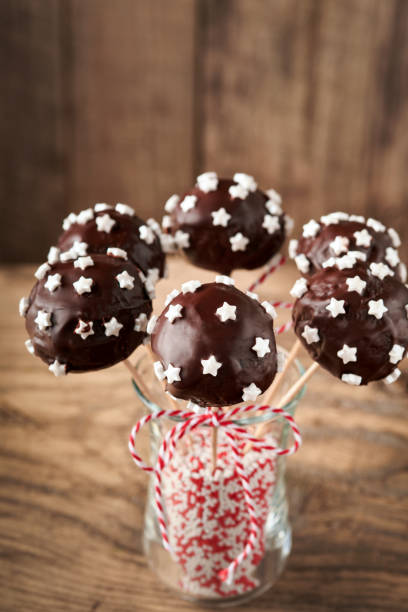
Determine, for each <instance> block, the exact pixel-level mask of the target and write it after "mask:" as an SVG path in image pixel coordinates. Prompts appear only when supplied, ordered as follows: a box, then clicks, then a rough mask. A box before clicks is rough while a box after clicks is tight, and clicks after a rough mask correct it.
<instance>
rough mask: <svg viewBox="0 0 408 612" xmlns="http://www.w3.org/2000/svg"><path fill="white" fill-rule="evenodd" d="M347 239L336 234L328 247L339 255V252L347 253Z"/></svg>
mask: <svg viewBox="0 0 408 612" xmlns="http://www.w3.org/2000/svg"><path fill="white" fill-rule="evenodd" d="M349 242H350V241H349V239H348V238H346V236H336V238H335V239H334V240H332V242H331V243H330V244H329V247H330V248H331V250H332V251H333V252H334V254H335V255H341V253H347V249H348V245H349Z"/></svg>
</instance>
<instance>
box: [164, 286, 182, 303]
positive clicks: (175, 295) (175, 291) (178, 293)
mask: <svg viewBox="0 0 408 612" xmlns="http://www.w3.org/2000/svg"><path fill="white" fill-rule="evenodd" d="M178 295H180V291H178V290H177V289H173V291H171V292H170V293H169V294H168V296H167V297H166V301H165V302H164V305H165V306H168V304H170V302H171V301H172V300H174V298H175V297H177V296H178Z"/></svg>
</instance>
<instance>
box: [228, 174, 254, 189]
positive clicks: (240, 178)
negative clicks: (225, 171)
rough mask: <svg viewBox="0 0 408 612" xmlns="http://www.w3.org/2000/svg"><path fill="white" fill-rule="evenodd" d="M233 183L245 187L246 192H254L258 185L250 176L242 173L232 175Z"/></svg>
mask: <svg viewBox="0 0 408 612" xmlns="http://www.w3.org/2000/svg"><path fill="white" fill-rule="evenodd" d="M233 178H234V181H235V182H236V183H238V185H241V187H245V189H247V190H248V191H256V188H257V187H258V185H257V184H256V182H255V179H254V177H253V176H251V175H250V174H245V173H244V172H236V173H235V174H234V177H233Z"/></svg>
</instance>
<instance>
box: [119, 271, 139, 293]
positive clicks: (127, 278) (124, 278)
mask: <svg viewBox="0 0 408 612" xmlns="http://www.w3.org/2000/svg"><path fill="white" fill-rule="evenodd" d="M116 279H117V281H118V283H119V287H120V288H121V289H133V287H134V286H135V277H134V276H132V275H131V274H129V272H127V271H126V270H123V272H121V273H120V274H117V275H116Z"/></svg>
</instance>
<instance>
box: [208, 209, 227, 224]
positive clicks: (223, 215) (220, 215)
mask: <svg viewBox="0 0 408 612" xmlns="http://www.w3.org/2000/svg"><path fill="white" fill-rule="evenodd" d="M211 216H212V218H213V223H212V224H213V225H222V227H227V225H228V221H229V220H230V219H231V215H229V214H228V213H227V211H226V210H225V208H224V207H222V208H219V209H218V210H215V211H214V212H212V213H211Z"/></svg>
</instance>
